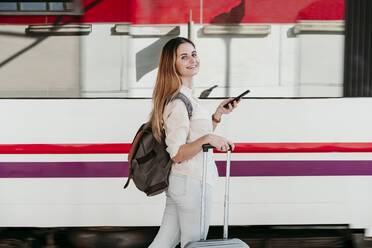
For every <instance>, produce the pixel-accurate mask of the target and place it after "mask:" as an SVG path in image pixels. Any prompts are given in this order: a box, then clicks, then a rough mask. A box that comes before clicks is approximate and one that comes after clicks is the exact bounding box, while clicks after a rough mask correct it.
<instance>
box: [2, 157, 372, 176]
mask: <svg viewBox="0 0 372 248" xmlns="http://www.w3.org/2000/svg"><path fill="white" fill-rule="evenodd" d="M225 164H226V162H225V161H217V168H218V173H219V175H220V176H225V168H226V167H225ZM128 170H129V163H128V162H111V161H110V162H0V178H48V177H63V178H66V177H128V174H129V173H128ZM352 175H365V176H367V175H372V161H368V160H362V161H361V160H350V161H232V162H231V176H352Z"/></svg>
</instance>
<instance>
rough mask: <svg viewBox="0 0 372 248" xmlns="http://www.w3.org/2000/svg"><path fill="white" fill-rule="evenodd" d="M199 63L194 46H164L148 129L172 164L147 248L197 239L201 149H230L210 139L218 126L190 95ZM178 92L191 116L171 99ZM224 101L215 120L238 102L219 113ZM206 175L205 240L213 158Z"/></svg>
mask: <svg viewBox="0 0 372 248" xmlns="http://www.w3.org/2000/svg"><path fill="white" fill-rule="evenodd" d="M199 64H200V61H199V58H198V56H197V52H196V48H195V45H194V43H193V42H192V41H190V40H188V39H186V38H182V37H178V38H174V39H171V40H169V41H168V42H167V43H166V44H165V46H164V47H163V50H162V53H161V57H160V62H159V70H158V76H157V81H156V85H155V88H154V93H153V101H154V109H153V111H152V114H151V120H150V122H149V125H151V127H152V129H153V133H154V136H155V137H157V139H158V141H159V142H160V141H162V140H163V139H164V140H165V144H166V147H167V148H166V150H167V152H168V153H169V155H170V157H171V158H172V160H173V162H174V163H173V164H172V169H171V172H170V175H169V186H168V189H167V190H166V207H165V210H164V216H163V220H162V224H161V227H160V230H159V232H158V234H157V236H156V237H155V239H154V241H153V243H152V244H151V245H150V248H167V247H175V246H176V245H177V244H178V243H179V242H181V247H184V246H185V245H186V244H187V243H188V242H190V241H198V240H199V238H200V229H199V227H200V204H201V202H200V200H201V187H200V182H201V180H202V164H203V163H202V162H203V154H202V145H203V144H207V143H210V144H211V145H213V146H214V147H216V148H217V150H220V151H226V150H227V149H228V147H229V146H232V147H233V146H234V144H233V143H232V142H231V141H229V140H228V139H226V138H224V137H221V136H217V135H215V134H213V131H214V129H215V127H216V125H217V123H213V122H214V121H212V120H213V118H211V116H210V115H209V114H208V111H207V110H206V109H205V107H204V106H203V105H202V104H201V102H199V99H198V98H197V97H195V96H194V94H193V92H194V91H193V80H192V79H193V77H194V76H195V75H196V74H197V73H198V72H199ZM178 93H182V94H183V95H184V96H185V97H187V98H188V99H189V101H190V103H191V105H192V116H191V117H189V116H188V112H187V109H186V106H185V104H184V103H183V102H182V101H181V100H179V99H175V96H176V95H177V94H178ZM229 100H230V99H227V100H224V101H223V102H222V103H221V104H220V105H219V106H218V108H217V110H216V113H215V114H214V115H218V118H219V119H220V118H221V115H222V114H228V113H230V112H231V111H232V110H233V108H235V107H236V104H237V103H235V104H234V106H232V105H231V104H230V105H229V108H228V109H225V108H223V107H222V106H223V105H224V104H226V103H227V102H228V101H229ZM214 119H217V118H214ZM218 122H219V121H218ZM163 129H164V132H163V131H162V130H163ZM207 170H208V173H207V179H206V182H207V197H206V212H205V216H206V226H205V231H204V233H205V235H206V233H207V232H208V227H209V219H210V213H211V204H212V190H213V185H214V184H215V182H216V180H217V177H218V173H217V168H216V164H215V162H214V160H213V159H209V160H208V161H207Z"/></svg>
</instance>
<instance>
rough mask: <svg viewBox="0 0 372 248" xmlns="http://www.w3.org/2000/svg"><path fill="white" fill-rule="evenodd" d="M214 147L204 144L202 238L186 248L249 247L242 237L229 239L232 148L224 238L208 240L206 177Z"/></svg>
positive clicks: (226, 186) (226, 193)
mask: <svg viewBox="0 0 372 248" xmlns="http://www.w3.org/2000/svg"><path fill="white" fill-rule="evenodd" d="M213 148H214V147H213V146H211V145H209V144H206V145H203V153H204V159H203V183H202V185H203V189H202V200H201V225H200V240H199V241H193V242H189V243H187V244H186V246H185V248H202V247H208V248H218V247H224V248H249V246H248V245H247V244H246V243H244V242H243V241H241V240H240V239H228V238H227V235H228V217H229V216H228V215H229V191H230V190H229V187H230V158H231V149H229V151H227V162H226V183H225V201H224V218H223V239H213V240H206V239H205V238H204V237H205V233H204V232H205V198H206V197H205V192H206V178H207V161H208V159H207V156H208V150H209V149H213Z"/></svg>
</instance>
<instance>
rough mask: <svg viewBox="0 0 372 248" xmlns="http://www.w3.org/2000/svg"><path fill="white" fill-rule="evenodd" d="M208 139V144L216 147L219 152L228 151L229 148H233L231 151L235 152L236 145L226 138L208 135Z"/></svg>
mask: <svg viewBox="0 0 372 248" xmlns="http://www.w3.org/2000/svg"><path fill="white" fill-rule="evenodd" d="M206 138H207V139H206V141H207V143H209V144H211V145H212V146H214V147H216V149H217V150H218V151H228V150H229V146H231V150H234V148H235V146H234V143H232V142H231V141H230V140H228V139H226V138H224V137H221V136H218V135H215V134H208V135H207V137H206Z"/></svg>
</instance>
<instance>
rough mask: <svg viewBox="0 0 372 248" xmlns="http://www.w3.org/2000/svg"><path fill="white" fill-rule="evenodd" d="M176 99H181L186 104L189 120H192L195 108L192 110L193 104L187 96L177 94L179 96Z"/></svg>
mask: <svg viewBox="0 0 372 248" xmlns="http://www.w3.org/2000/svg"><path fill="white" fill-rule="evenodd" d="M175 99H181V100H182V101H183V102H184V103H185V105H186V109H187V113H188V115H189V119H190V118H191V116H192V110H193V108H192V104H191V102H190V100H189V98H187V96H185V95H184V94H182V93H181V92H179V93H178V94H177V96H176V97H175Z"/></svg>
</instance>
